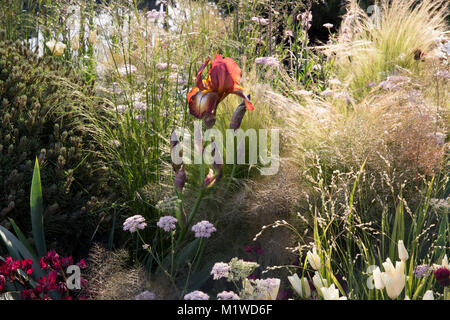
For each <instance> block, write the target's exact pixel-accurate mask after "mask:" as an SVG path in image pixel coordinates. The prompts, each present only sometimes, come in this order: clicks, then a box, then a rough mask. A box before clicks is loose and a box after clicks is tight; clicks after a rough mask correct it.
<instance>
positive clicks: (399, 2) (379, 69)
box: [325, 0, 448, 97]
mask: <svg viewBox="0 0 450 320" xmlns="http://www.w3.org/2000/svg"><path fill="white" fill-rule="evenodd" d="M376 5H377V10H376V13H375V14H373V15H372V16H369V15H368V14H366V13H365V12H364V11H363V10H362V9H361V8H360V7H359V5H358V4H357V1H356V0H348V3H347V13H346V15H345V16H344V18H343V22H342V24H341V27H340V30H339V34H338V38H337V42H336V43H334V44H331V45H328V46H326V47H325V49H326V50H325V51H326V52H328V54H330V55H332V56H333V57H334V59H335V66H336V68H337V75H338V77H339V78H340V79H341V80H343V81H344V82H348V83H349V86H350V89H351V90H352V92H353V93H354V94H355V95H356V96H358V97H361V96H363V95H364V94H365V93H366V92H367V91H368V88H367V86H368V85H369V84H370V83H371V82H374V81H379V80H382V79H384V78H386V77H387V76H389V75H391V74H394V73H396V70H397V68H398V67H401V68H407V69H409V70H411V71H414V72H415V71H418V70H420V69H421V65H420V61H417V60H416V59H415V52H416V50H420V51H421V52H425V53H427V52H428V51H429V50H430V49H432V48H433V45H434V43H435V40H436V39H438V38H439V36H441V35H442V34H443V33H444V32H446V31H447V30H448V27H447V25H446V20H445V19H446V16H447V15H448V3H447V1H445V0H437V1H431V0H424V1H420V2H417V1H415V0H393V1H388V0H380V1H378V2H377V3H376Z"/></svg>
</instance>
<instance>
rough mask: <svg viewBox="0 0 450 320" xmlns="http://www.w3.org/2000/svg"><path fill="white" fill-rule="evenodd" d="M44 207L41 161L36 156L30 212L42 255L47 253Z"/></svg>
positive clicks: (37, 246) (37, 243)
mask: <svg viewBox="0 0 450 320" xmlns="http://www.w3.org/2000/svg"><path fill="white" fill-rule="evenodd" d="M43 211H44V207H43V203H42V188H41V175H40V172H39V162H38V159H37V158H36V163H35V165H34V172H33V180H32V182H31V195H30V214H31V226H32V231H33V238H34V243H35V246H36V251H37V254H38V255H39V256H40V257H42V256H44V255H45V254H46V253H47V248H46V245H45V236H44V215H43Z"/></svg>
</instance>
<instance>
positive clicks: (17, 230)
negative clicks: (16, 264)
mask: <svg viewBox="0 0 450 320" xmlns="http://www.w3.org/2000/svg"><path fill="white" fill-rule="evenodd" d="M9 222H10V223H11V225H12V227H13V229H14V232H15V233H16V235H17V237H18V238H19V240H20V242H22V244H23V245H24V246H25V248H27V249H28V251H30V253H31V254H32V255H33V256H34V257H35V258H37V256H36V253H35V252H34V249H33V248H32V247H31V244H30V243H29V242H28V240H27V238H26V237H25V236H24V234H23V233H22V231H21V230H20V228H19V226H18V225H17V224H16V223H15V222H14V220H13V219H11V218H9Z"/></svg>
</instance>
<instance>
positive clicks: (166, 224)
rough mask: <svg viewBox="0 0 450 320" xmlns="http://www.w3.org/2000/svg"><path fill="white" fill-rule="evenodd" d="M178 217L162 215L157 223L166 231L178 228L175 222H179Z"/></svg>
mask: <svg viewBox="0 0 450 320" xmlns="http://www.w3.org/2000/svg"><path fill="white" fill-rule="evenodd" d="M177 221H178V220H177V219H176V218H174V217H172V216H165V217H161V218H160V219H159V221H158V223H157V224H156V225H157V226H158V227H160V228H162V229H164V231H170V230H173V229H175V228H176V226H175V223H177Z"/></svg>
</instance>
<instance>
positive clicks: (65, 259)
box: [60, 256, 73, 269]
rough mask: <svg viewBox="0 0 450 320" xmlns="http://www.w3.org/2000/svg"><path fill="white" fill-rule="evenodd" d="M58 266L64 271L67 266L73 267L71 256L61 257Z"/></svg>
mask: <svg viewBox="0 0 450 320" xmlns="http://www.w3.org/2000/svg"><path fill="white" fill-rule="evenodd" d="M60 264H61V267H62V268H63V269H66V268H67V267H68V266H71V265H73V259H72V257H71V256H69V257H61V259H60Z"/></svg>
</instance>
